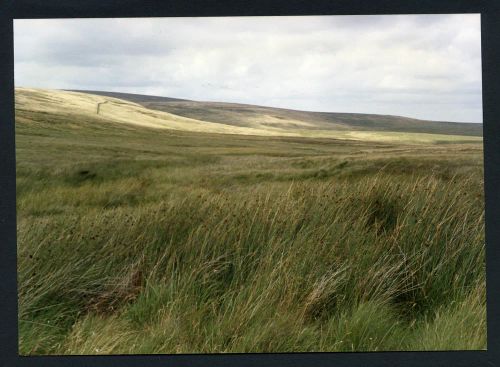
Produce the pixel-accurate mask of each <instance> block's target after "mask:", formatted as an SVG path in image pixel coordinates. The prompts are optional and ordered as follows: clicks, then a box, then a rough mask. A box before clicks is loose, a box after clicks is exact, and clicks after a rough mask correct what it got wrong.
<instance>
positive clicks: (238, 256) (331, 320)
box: [16, 107, 486, 355]
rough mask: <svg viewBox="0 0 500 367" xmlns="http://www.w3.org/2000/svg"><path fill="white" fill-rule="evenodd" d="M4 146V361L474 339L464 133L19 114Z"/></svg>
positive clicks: (480, 252) (471, 344)
mask: <svg viewBox="0 0 500 367" xmlns="http://www.w3.org/2000/svg"><path fill="white" fill-rule="evenodd" d="M104 108H106V107H104ZM16 149H17V195H18V196H17V213H18V285H19V347H20V353H21V354H23V355H32V354H109V353H113V354H115V353H232V352H307V351H381V350H434V349H436V350H457V349H485V348H486V315H485V308H486V306H485V302H486V301H485V257H484V196H483V180H482V177H483V170H482V145H481V144H479V143H472V142H469V143H464V142H461V143H450V144H439V143H434V144H422V143H419V144H416V143H412V144H403V143H400V142H399V143H395V142H392V143H389V142H374V141H344V140H335V139H326V138H322V139H320V138H315V139H312V138H307V137H278V136H277V137H259V136H244V135H223V134H210V133H197V132H185V131H175V130H167V129H164V130H158V129H150V128H147V127H144V126H138V125H132V124H131V125H128V124H123V123H121V122H117V121H114V120H105V119H104V118H103V117H102V116H101V117H96V116H94V117H92V116H90V115H87V114H85V113H80V112H71V111H68V110H65V111H63V112H61V111H59V112H58V111H48V112H45V113H43V111H31V110H29V109H22V108H18V110H17V114H16Z"/></svg>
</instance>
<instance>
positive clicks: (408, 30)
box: [14, 14, 482, 122]
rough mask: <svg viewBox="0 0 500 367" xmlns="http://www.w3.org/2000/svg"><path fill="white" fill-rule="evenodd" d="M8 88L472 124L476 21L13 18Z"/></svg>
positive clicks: (476, 101) (477, 65) (477, 64)
mask: <svg viewBox="0 0 500 367" xmlns="http://www.w3.org/2000/svg"><path fill="white" fill-rule="evenodd" d="M14 37H15V40H14V41H15V82H16V86H25V87H40V88H57V89H59V88H60V89H91V90H103V91H117V92H130V93H140V94H151V95H161V96H168V97H177V98H186V99H194V100H204V101H224V102H241V103H250V104H258V105H266V106H276V107H286V108H293V109H302V110H310V111H332V112H359V113H378V114H391V115H402V116H408V117H416V118H422V119H431V120H447V121H470V122H482V107H481V42H480V16H479V15H476V14H469V15H388V16H314V17H310V16H308V17H229V18H130V19H65V20H63V19H54V20H48V19H42V20H16V21H15V23H14Z"/></svg>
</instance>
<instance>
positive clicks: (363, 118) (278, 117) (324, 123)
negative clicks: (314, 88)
mask: <svg viewBox="0 0 500 367" xmlns="http://www.w3.org/2000/svg"><path fill="white" fill-rule="evenodd" d="M75 92H76V91H75ZM79 92H84V93H91V94H95V95H103V96H108V97H114V98H120V99H123V100H127V101H131V102H134V103H138V104H140V105H142V106H144V107H147V108H150V109H153V110H159V111H164V112H169V113H172V114H175V115H179V116H184V117H189V118H193V119H198V120H204V121H209V122H216V123H223V124H228V125H234V126H240V127H252V128H264V129H265V128H269V127H273V128H280V129H283V128H285V129H297V128H299V129H306V130H337V131H338V130H340V131H348V130H350V131H378V132H405V133H427V134H446V135H461V136H482V124H477V123H457V122H447V121H427V120H419V119H413V118H408V117H402V116H390V115H375V114H360V113H330V112H308V111H296V110H290V109H283V108H273V107H264V106H254V105H247V104H238V103H224V102H200V101H190V100H183V99H176V98H168V97H158V96H147V95H138V94H129V93H116V92H102V91H79Z"/></svg>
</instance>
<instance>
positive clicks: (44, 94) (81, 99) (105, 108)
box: [16, 88, 481, 143]
mask: <svg viewBox="0 0 500 367" xmlns="http://www.w3.org/2000/svg"><path fill="white" fill-rule="evenodd" d="M17 96H18V97H17V102H16V103H17V108H18V109H19V110H28V111H37V112H45V113H48V112H50V113H57V114H67V113H71V114H78V115H79V116H87V117H90V118H97V119H101V120H103V121H113V122H120V123H127V124H135V125H140V126H146V127H154V128H160V129H175V130H184V131H196V132H208V133H223V134H242V135H257V136H296V137H297V136H300V137H311V138H336V139H349V140H359V139H362V140H365V141H397V142H407V143H434V142H479V141H481V137H480V136H472V135H471V136H464V135H460V134H457V135H449V134H440V133H432V134H431V133H428V132H413V131H406V130H407V129H405V128H404V125H402V126H403V128H396V127H394V126H393V127H392V130H395V131H382V130H379V129H377V128H376V127H375V128H372V127H370V126H372V125H373V121H370V120H367V121H364V122H363V121H361V123H362V124H363V123H365V124H367V127H365V128H364V129H360V128H359V127H352V128H351V127H349V126H350V125H345V124H339V123H330V124H325V123H319V122H317V121H316V122H314V121H313V122H310V121H307V119H306V118H305V117H304V116H303V117H300V118H299V117H297V118H294V117H280V116H271V115H269V114H265V113H259V114H257V115H256V114H255V112H250V111H248V116H251V118H247V119H242V118H241V117H239V115H241V113H240V114H239V115H238V116H233V115H229V116H226V115H225V114H219V117H220V118H221V120H223V123H219V122H217V121H215V122H214V121H212V120H213V118H214V116H212V115H210V114H208V115H207V116H208V117H210V119H208V118H206V119H205V118H203V116H202V115H200V113H197V114H196V115H197V117H196V118H190V117H182V116H181V115H180V114H179V113H183V112H182V111H185V112H186V113H188V112H189V111H191V110H190V108H188V107H186V108H184V109H183V110H182V111H180V110H179V109H176V110H175V112H176V113H178V114H172V113H169V112H164V111H160V110H158V109H150V108H146V107H144V106H143V105H141V104H138V103H135V102H132V101H127V100H124V99H117V98H114V97H109V96H99V95H95V94H88V93H79V92H70V91H58V90H43V89H26V88H18V89H17ZM99 103H101V105H100V108H99V114H97V105H98V104H99ZM177 103H180V102H177ZM188 103H191V102H188ZM153 107H154V106H153ZM156 107H158V106H156ZM254 107H255V108H258V107H256V106H254ZM208 110H210V109H209V108H208V107H207V111H208ZM198 111H199V109H198ZM246 115H247V114H246V113H243V116H246ZM306 116H307V115H306ZM232 117H234V118H232ZM228 121H229V122H228ZM381 125H383V124H382V123H381ZM458 125H460V124H458ZM476 125H477V124H476ZM376 126H378V125H377V124H376ZM397 126H400V125H397ZM443 126H446V125H443ZM464 126H466V125H464ZM477 126H478V127H479V129H478V128H476V130H475V131H474V132H473V133H471V134H477V133H478V132H480V131H481V130H480V125H477ZM419 131H436V129H434V130H432V129H431V130H425V129H424V130H422V129H420V130H419ZM437 131H439V130H437ZM444 131H446V129H445V130H444ZM457 131H458V130H457ZM457 131H455V133H456V132H457ZM465 131H468V130H467V128H465ZM458 132H459V133H463V132H461V131H458Z"/></svg>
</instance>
